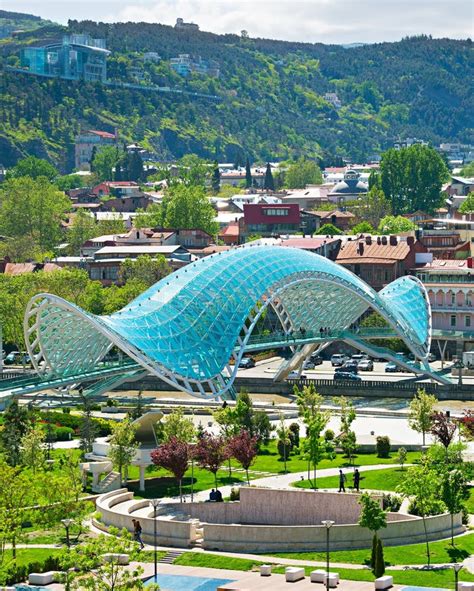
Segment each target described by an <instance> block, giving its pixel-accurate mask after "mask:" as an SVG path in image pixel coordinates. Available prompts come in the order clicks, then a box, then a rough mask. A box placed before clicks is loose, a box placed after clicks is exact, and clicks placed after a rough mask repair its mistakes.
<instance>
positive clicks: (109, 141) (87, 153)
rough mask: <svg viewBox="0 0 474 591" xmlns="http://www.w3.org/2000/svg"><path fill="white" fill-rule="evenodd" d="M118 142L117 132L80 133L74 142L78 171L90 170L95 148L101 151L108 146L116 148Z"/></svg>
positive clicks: (92, 130) (91, 130) (90, 131)
mask: <svg viewBox="0 0 474 591" xmlns="http://www.w3.org/2000/svg"><path fill="white" fill-rule="evenodd" d="M117 140H118V136H117V132H116V131H115V133H109V132H108V131H100V130H95V129H89V130H88V131H84V132H82V133H80V134H79V135H78V136H77V137H76V139H75V142H74V166H75V167H76V168H77V169H78V170H90V163H91V159H92V154H93V152H94V148H95V149H96V150H100V149H101V148H106V147H108V146H116V145H117Z"/></svg>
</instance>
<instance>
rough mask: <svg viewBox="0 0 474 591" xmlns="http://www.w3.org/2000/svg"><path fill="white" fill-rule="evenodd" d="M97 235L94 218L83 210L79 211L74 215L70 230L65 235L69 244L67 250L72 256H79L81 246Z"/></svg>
mask: <svg viewBox="0 0 474 591" xmlns="http://www.w3.org/2000/svg"><path fill="white" fill-rule="evenodd" d="M97 235H98V228H97V224H96V222H95V220H94V218H93V217H92V216H91V215H90V214H89V213H88V212H86V211H84V210H83V209H79V210H78V211H77V213H76V214H75V216H74V218H73V220H72V225H71V228H70V229H69V231H68V233H67V241H68V243H69V246H68V250H69V254H70V255H72V256H77V255H79V254H80V251H81V246H82V245H83V244H84V242H86V240H90V239H91V238H94V237H95V236H97Z"/></svg>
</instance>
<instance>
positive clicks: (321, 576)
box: [309, 570, 326, 583]
mask: <svg viewBox="0 0 474 591" xmlns="http://www.w3.org/2000/svg"><path fill="white" fill-rule="evenodd" d="M309 576H310V580H311V582H312V583H324V581H325V580H326V571H325V570H312V571H311V573H310V575H309Z"/></svg>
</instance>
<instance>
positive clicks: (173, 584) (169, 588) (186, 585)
mask: <svg viewBox="0 0 474 591" xmlns="http://www.w3.org/2000/svg"><path fill="white" fill-rule="evenodd" d="M233 582H234V581H232V580H231V579H210V578H206V577H188V576H185V575H158V576H157V577H156V578H155V577H152V578H151V579H148V580H147V582H146V585H145V586H147V585H149V584H150V583H158V585H159V586H160V591H216V589H217V588H218V587H220V586H221V585H225V584H226V583H233Z"/></svg>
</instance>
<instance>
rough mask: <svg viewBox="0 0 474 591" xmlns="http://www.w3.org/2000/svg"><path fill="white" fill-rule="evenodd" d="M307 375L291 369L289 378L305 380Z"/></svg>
mask: <svg viewBox="0 0 474 591" xmlns="http://www.w3.org/2000/svg"><path fill="white" fill-rule="evenodd" d="M305 379H306V376H305V375H304V374H301V375H299V374H298V372H297V371H290V373H289V374H288V377H287V380H305Z"/></svg>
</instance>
